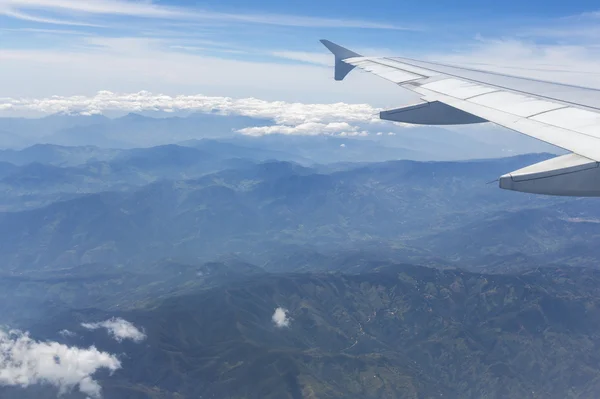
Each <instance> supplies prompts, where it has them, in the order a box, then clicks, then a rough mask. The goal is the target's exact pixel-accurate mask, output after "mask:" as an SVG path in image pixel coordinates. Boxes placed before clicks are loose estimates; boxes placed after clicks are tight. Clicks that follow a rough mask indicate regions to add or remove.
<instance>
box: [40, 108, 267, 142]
mask: <svg viewBox="0 0 600 399" xmlns="http://www.w3.org/2000/svg"><path fill="white" fill-rule="evenodd" d="M267 124H271V122H270V121H267V120H263V119H256V118H250V117H246V116H237V115H220V114H193V115H190V116H188V117H169V118H150V117H146V116H143V115H140V114H135V113H130V114H128V115H125V116H123V117H120V118H116V119H111V120H108V121H106V122H105V123H101V124H95V125H92V126H86V127H81V126H75V127H69V128H65V129H61V130H57V131H55V132H54V133H53V134H52V135H50V136H47V137H44V141H45V142H47V143H53V144H62V145H75V146H80V145H96V146H99V147H111V148H135V147H152V146H156V145H163V144H170V143H176V142H180V141H184V140H190V139H199V138H203V137H223V136H226V137H227V136H232V135H233V134H234V133H235V131H237V130H239V129H242V128H244V127H250V126H264V125H267Z"/></svg>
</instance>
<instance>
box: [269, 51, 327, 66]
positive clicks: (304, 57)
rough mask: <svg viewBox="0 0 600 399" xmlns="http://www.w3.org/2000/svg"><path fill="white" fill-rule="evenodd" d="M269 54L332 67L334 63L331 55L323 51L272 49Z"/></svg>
mask: <svg viewBox="0 0 600 399" xmlns="http://www.w3.org/2000/svg"><path fill="white" fill-rule="evenodd" d="M271 55H273V56H275V57H279V58H285V59H289V60H294V61H302V62H308V63H311V64H317V65H325V66H328V67H332V66H333V65H334V64H335V62H334V59H333V56H332V55H331V54H325V53H310V52H307V51H273V52H272V53H271Z"/></svg>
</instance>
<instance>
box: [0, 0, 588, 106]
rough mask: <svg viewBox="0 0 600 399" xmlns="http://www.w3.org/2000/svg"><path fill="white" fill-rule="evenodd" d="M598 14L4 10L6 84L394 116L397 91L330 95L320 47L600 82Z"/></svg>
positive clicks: (335, 7) (542, 9)
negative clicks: (320, 105) (345, 104)
mask: <svg viewBox="0 0 600 399" xmlns="http://www.w3.org/2000/svg"><path fill="white" fill-rule="evenodd" d="M598 10H600V6H597V5H595V2H593V1H568V2H567V1H539V0H533V1H521V0H519V1H514V0H513V1H504V2H491V1H490V2H482V1H475V0H455V1H443V2H442V1H440V2H423V1H398V0H394V1H392V0H380V1H376V2H367V1H348V0H346V1H341V0H327V1H322V0H321V1H315V0H304V1H295V2H289V1H275V0H263V1H254V2H248V1H245V0H220V1H211V0H205V1H201V2H200V1H181V0H172V1H167V0H163V1H153V2H152V1H148V0H145V1H127V0H86V1H83V0H0V85H1V87H3V91H4V93H3V95H5V96H13V97H14V96H29V97H32V96H33V97H36V96H49V95H75V94H85V95H89V94H91V93H94V92H96V91H98V90H113V91H121V92H125V91H126V92H131V91H139V90H151V91H160V92H165V93H169V94H178V93H182V94H191V93H199V92H202V93H206V94H210V95H224V96H238V97H239V96H256V97H261V98H268V99H283V100H291V101H351V102H352V101H361V100H362V101H366V102H369V103H377V102H381V103H388V102H393V101H396V98H398V97H397V96H398V94H397V91H395V90H397V89H396V88H393V87H390V86H389V85H387V83H380V82H375V81H374V80H372V79H371V78H368V77H363V76H359V77H352V78H351V79H350V83H349V84H348V85H344V86H342V85H340V84H337V83H334V82H332V81H331V79H330V77H331V76H330V71H328V70H327V68H328V63H329V62H330V61H329V58H328V57H329V56H328V53H327V52H326V51H325V49H323V48H322V47H321V45H320V44H319V42H318V40H319V39H321V38H328V39H331V40H334V41H338V42H340V43H342V44H344V45H347V46H349V47H352V48H353V49H357V50H358V51H360V52H363V53H366V54H367V55H394V54H396V55H407V56H412V57H423V58H436V59H442V60H452V61H454V62H457V63H469V62H479V63H481V62H482V61H485V62H495V63H500V62H501V63H504V64H512V65H517V66H519V67H520V68H521V69H527V68H528V67H530V66H531V65H532V64H535V65H545V66H548V67H556V68H555V69H557V70H558V69H563V70H564V69H565V68H571V67H573V66H575V67H577V68H579V69H582V70H586V69H591V70H595V69H597V68H596V65H597V63H596V61H597V60H598V59H599V58H597V57H596V54H597V52H598V43H600V40H598V39H600V13H599V12H598ZM559 75H560V74H559ZM549 77H551V78H553V77H555V76H554V75H551V76H549ZM563 77H564V76H562V75H560V76H558V78H559V79H562V78H563ZM569 78H572V77H571V76H569ZM580 79H588V77H585V76H584V77H583V78H580Z"/></svg>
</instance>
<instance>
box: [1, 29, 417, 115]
mask: <svg viewBox="0 0 600 399" xmlns="http://www.w3.org/2000/svg"><path fill="white" fill-rule="evenodd" d="M65 40H67V41H68V43H71V47H69V48H68V49H67V48H54V47H46V48H44V49H32V48H21V49H15V48H3V49H2V50H1V51H0V87H2V96H13V97H40V96H53V95H75V94H77V95H81V94H86V95H92V94H93V93H95V92H98V91H99V90H112V91H119V92H138V91H141V90H148V91H151V92H162V93H168V94H171V95H174V94H182V93H183V94H194V93H204V94H212V95H222V94H223V93H226V94H227V95H231V96H237V97H252V96H258V97H262V98H269V99H278V100H287V101H303V102H317V101H319V102H321V101H328V102H330V101H345V102H352V101H364V102H368V103H371V104H376V105H387V104H390V105H396V104H397V103H398V101H402V99H403V98H406V97H413V98H414V97H415V96H414V95H412V94H407V92H405V91H403V90H399V89H398V88H397V87H396V86H395V85H392V84H389V82H386V81H384V80H382V79H378V78H377V77H375V76H369V74H361V73H356V74H353V75H351V76H350V77H349V78H348V80H347V81H346V82H344V83H343V84H341V83H340V82H336V81H334V79H333V69H332V68H327V67H324V66H321V65H317V64H314V63H312V64H309V63H303V64H299V63H291V62H289V63H278V62H275V61H266V60H263V61H256V59H260V57H263V56H264V55H267V56H269V55H270V54H271V53H272V52H270V51H268V50H264V49H263V50H261V51H263V53H257V52H254V51H252V53H253V54H254V55H253V60H248V59H245V58H246V57H247V56H246V55H243V54H232V53H231V50H233V51H234V52H238V53H239V51H241V50H242V49H243V48H242V49H240V48H234V47H221V48H220V49H217V48H216V45H214V44H209V43H206V44H203V41H199V42H198V43H195V41H182V40H180V39H176V38H169V39H165V38H158V37H156V38H149V37H103V36H74V35H70V36H69V38H67V39H65ZM314 42H315V43H318V42H316V40H315V41H314ZM173 46H184V47H189V46H192V47H194V46H195V47H207V48H208V47H212V48H211V49H210V50H211V51H210V52H209V54H207V53H204V52H199V51H185V50H183V49H181V48H177V47H175V48H173ZM315 46H317V44H315ZM224 51H227V52H228V55H227V56H226V57H225V56H224V55H223V54H225V53H224ZM216 54H221V55H223V56H216ZM323 55H324V56H325V57H328V58H330V54H328V53H327V50H325V49H324V48H323ZM223 57H225V58H223ZM227 57H230V58H227ZM231 57H234V58H236V59H232V58H231ZM323 58H324V57H323ZM270 59H273V57H272V56H271V58H270ZM23 80H27V81H28V82H29V84H27V85H23V84H21V83H19V82H22V81H23Z"/></svg>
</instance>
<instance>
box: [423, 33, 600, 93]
mask: <svg viewBox="0 0 600 399" xmlns="http://www.w3.org/2000/svg"><path fill="white" fill-rule="evenodd" d="M476 39H477V40H476V41H475V42H473V43H472V44H470V45H469V46H468V47H467V48H463V49H462V50H461V51H459V52H455V53H452V54H447V53H446V54H430V55H429V56H428V58H429V59H432V60H436V61H439V62H446V63H451V64H457V65H461V66H469V67H473V68H478V69H484V70H488V71H494V72H499V73H506V74H511V75H517V76H523V77H528V78H532V79H541V80H548V81H556V82H561V83H566V84H575V85H581V86H586V87H596V88H600V72H598V70H597V65H598V64H599V63H600V48H598V47H597V46H595V45H594V46H589V45H584V44H579V45H574V44H538V43H535V42H532V41H529V40H521V39H514V38H513V39H496V38H491V39H490V38H487V37H483V36H477V37H476Z"/></svg>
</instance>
